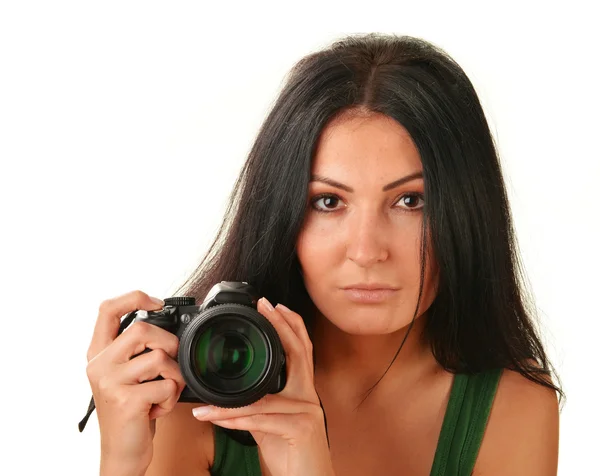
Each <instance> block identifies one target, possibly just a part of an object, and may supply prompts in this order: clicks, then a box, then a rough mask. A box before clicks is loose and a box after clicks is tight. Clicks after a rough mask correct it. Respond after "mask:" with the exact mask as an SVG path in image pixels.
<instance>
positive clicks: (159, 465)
mask: <svg viewBox="0 0 600 476" xmlns="http://www.w3.org/2000/svg"><path fill="white" fill-rule="evenodd" d="M196 406H198V405H197V404H194V403H181V402H180V403H177V405H175V408H174V409H173V410H172V411H171V412H170V413H169V414H168V415H165V416H164V417H161V418H158V419H157V420H156V433H155V435H154V440H153V445H154V453H153V457H152V463H151V464H150V467H149V468H148V471H147V472H146V476H153V475H163V474H181V475H182V476H188V475H208V474H209V468H210V467H211V466H212V464H213V460H214V433H213V425H212V423H210V422H201V421H198V420H197V419H196V418H194V416H193V415H192V408H194V407H196Z"/></svg>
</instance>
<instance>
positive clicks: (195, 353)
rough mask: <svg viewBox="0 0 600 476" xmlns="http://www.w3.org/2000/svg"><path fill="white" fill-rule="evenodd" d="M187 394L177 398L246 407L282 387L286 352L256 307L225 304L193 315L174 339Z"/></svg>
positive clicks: (217, 404)
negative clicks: (177, 347)
mask: <svg viewBox="0 0 600 476" xmlns="http://www.w3.org/2000/svg"><path fill="white" fill-rule="evenodd" d="M177 359H178V361H179V366H180V368H181V374H182V375H183V379H184V380H185V383H186V385H187V389H185V390H184V392H186V391H187V392H189V393H188V394H187V395H186V397H185V399H186V400H183V394H182V401H194V402H198V401H200V402H204V403H209V404H211V405H216V406H223V407H241V406H244V405H250V404H251V403H254V402H255V401H257V400H259V399H260V398H262V397H263V396H264V395H266V394H267V393H272V392H277V391H281V389H282V388H283V385H285V381H286V376H285V353H284V351H283V346H282V344H281V341H280V339H279V336H278V335H277V332H276V331H275V328H274V327H273V325H272V324H271V323H270V322H269V321H268V320H267V319H266V318H265V317H264V316H263V315H261V314H260V313H259V312H258V311H257V310H256V309H255V308H252V307H249V306H246V305H242V304H238V303H225V304H219V305H216V306H213V307H210V308H208V309H205V310H203V311H201V312H200V313H198V314H197V315H196V316H194V317H193V318H192V319H191V321H190V322H189V324H188V325H187V326H186V328H185V329H184V331H183V333H182V334H181V336H180V338H179V352H178V358H177Z"/></svg>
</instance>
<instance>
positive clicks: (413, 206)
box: [396, 193, 425, 211]
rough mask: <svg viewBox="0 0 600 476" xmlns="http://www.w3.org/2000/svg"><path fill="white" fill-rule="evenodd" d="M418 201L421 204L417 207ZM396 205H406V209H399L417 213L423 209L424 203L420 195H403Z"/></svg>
mask: <svg viewBox="0 0 600 476" xmlns="http://www.w3.org/2000/svg"><path fill="white" fill-rule="evenodd" d="M419 200H421V202H423V204H422V205H421V206H418V203H419ZM396 203H402V204H404V205H406V207H400V208H404V209H405V210H406V211H418V210H420V209H421V208H423V205H424V203H425V201H424V199H423V194H421V193H405V194H404V195H402V196H401V197H400V199H399V200H398V201H397V202H396Z"/></svg>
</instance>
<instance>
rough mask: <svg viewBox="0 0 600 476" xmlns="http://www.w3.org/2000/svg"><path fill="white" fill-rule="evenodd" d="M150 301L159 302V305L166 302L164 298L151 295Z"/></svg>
mask: <svg viewBox="0 0 600 476" xmlns="http://www.w3.org/2000/svg"><path fill="white" fill-rule="evenodd" d="M150 301H152V302H153V303H154V304H157V305H158V306H164V305H165V302H164V301H163V300H162V299H158V298H155V297H151V298H150Z"/></svg>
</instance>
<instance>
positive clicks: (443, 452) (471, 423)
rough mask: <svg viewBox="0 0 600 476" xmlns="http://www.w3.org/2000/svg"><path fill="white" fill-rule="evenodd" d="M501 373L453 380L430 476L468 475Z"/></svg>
mask: <svg viewBox="0 0 600 476" xmlns="http://www.w3.org/2000/svg"><path fill="white" fill-rule="evenodd" d="M502 370H503V369H493V370H489V371H486V372H481V373H478V374H475V375H466V374H456V375H455V376H454V382H453V383H452V390H451V391H450V399H449V401H448V405H447V407H446V413H445V415H444V422H443V424H442V431H441V432H440V436H439V439H438V446H437V449H436V452H435V457H434V461H433V466H432V468H431V476H445V475H452V476H470V475H471V473H472V472H473V467H474V466H475V460H476V459H477V454H478V453H479V447H480V446H481V441H482V439H483V434H484V432H485V428H486V426H487V422H488V418H489V415H490V411H491V409H492V404H493V402H494V397H495V395H496V390H497V388H498V382H499V381H500V377H501V375H502Z"/></svg>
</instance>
